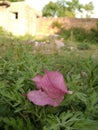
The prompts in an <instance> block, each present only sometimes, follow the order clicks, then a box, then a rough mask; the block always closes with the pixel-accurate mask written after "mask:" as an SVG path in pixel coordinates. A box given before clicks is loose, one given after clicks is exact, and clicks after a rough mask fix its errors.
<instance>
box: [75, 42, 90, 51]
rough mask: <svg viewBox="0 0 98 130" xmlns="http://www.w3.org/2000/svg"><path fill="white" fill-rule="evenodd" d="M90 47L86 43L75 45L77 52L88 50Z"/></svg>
mask: <svg viewBox="0 0 98 130" xmlns="http://www.w3.org/2000/svg"><path fill="white" fill-rule="evenodd" d="M89 48H90V47H89V45H88V44H87V43H79V44H78V45H77V49H79V50H88V49H89Z"/></svg>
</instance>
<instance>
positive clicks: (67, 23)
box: [35, 17, 98, 35]
mask: <svg viewBox="0 0 98 130" xmlns="http://www.w3.org/2000/svg"><path fill="white" fill-rule="evenodd" d="M55 21H58V23H60V24H61V25H63V27H64V28H65V29H69V28H71V27H78V28H80V27H82V28H84V29H86V30H89V29H91V28H96V27H97V26H96V25H97V23H98V19H95V18H86V19H85V18H84V19H82V18H81V19H80V18H44V17H42V18H37V19H36V34H35V35H50V34H54V33H56V32H57V31H58V29H57V28H53V27H52V24H53V22H55Z"/></svg>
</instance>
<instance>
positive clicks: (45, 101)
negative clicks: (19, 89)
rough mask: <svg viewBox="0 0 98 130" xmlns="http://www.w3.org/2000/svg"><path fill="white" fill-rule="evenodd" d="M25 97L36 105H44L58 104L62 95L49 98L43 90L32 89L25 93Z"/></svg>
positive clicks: (62, 97)
mask: <svg viewBox="0 0 98 130" xmlns="http://www.w3.org/2000/svg"><path fill="white" fill-rule="evenodd" d="M27 98H28V99H29V100H30V101H31V102H33V103H34V104H36V105H40V106H45V105H50V106H54V107H56V106H59V105H60V103H61V102H62V100H63V99H64V96H61V97H59V98H57V99H52V98H50V97H49V96H48V95H47V94H46V93H45V92H43V91H41V90H34V91H31V92H29V93H28V94H27Z"/></svg>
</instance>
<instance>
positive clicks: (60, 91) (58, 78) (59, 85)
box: [42, 71, 67, 98]
mask: <svg viewBox="0 0 98 130" xmlns="http://www.w3.org/2000/svg"><path fill="white" fill-rule="evenodd" d="M42 88H43V90H44V91H45V92H46V93H47V94H48V95H49V96H50V97H51V98H57V97H59V96H62V95H64V94H65V93H67V88H66V84H65V82H64V78H63V76H62V74H61V73H59V72H57V71H46V74H45V76H44V77H43V78H42Z"/></svg>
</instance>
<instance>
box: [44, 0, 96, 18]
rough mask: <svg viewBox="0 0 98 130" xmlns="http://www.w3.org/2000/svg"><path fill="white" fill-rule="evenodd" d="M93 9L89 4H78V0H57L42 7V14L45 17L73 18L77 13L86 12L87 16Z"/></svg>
mask: <svg viewBox="0 0 98 130" xmlns="http://www.w3.org/2000/svg"><path fill="white" fill-rule="evenodd" d="M93 9H94V7H93V4H92V3H91V2H90V3H88V4H86V5H82V4H80V3H79V0H71V1H68V0H58V1H57V2H49V3H48V4H47V5H45V6H44V8H43V10H42V13H43V16H45V17H51V16H52V17H55V16H56V17H75V15H76V13H77V12H80V13H82V12H83V11H86V12H87V13H89V15H90V14H91V13H92V10H93Z"/></svg>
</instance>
